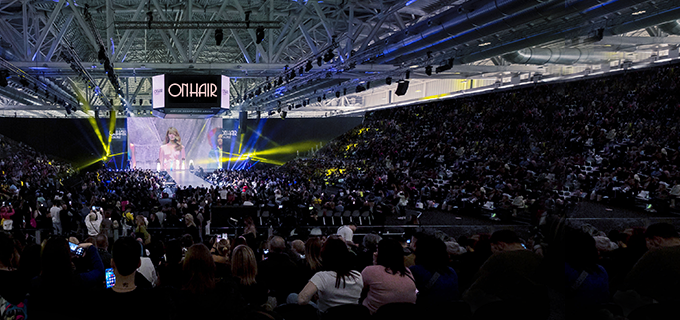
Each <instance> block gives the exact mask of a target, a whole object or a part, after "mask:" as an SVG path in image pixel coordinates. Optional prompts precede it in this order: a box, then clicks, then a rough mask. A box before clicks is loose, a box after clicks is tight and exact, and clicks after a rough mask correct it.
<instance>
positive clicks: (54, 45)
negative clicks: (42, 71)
mask: <svg viewBox="0 0 680 320" xmlns="http://www.w3.org/2000/svg"><path fill="white" fill-rule="evenodd" d="M72 21H73V14H69V15H68V17H67V18H66V21H64V24H62V26H61V30H59V34H58V35H57V36H56V37H54V39H52V45H51V46H50V51H49V52H48V53H47V55H46V56H45V61H50V60H52V56H54V51H55V50H57V45H59V44H60V43H61V39H64V35H65V34H66V31H67V30H68V28H69V27H70V26H71V22H72Z"/></svg>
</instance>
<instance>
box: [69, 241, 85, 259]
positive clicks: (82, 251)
mask: <svg viewBox="0 0 680 320" xmlns="http://www.w3.org/2000/svg"><path fill="white" fill-rule="evenodd" d="M68 246H69V248H70V249H71V252H73V253H75V255H76V256H78V257H82V256H83V254H85V249H84V248H82V247H80V246H78V245H77V244H75V243H73V242H69V243H68Z"/></svg>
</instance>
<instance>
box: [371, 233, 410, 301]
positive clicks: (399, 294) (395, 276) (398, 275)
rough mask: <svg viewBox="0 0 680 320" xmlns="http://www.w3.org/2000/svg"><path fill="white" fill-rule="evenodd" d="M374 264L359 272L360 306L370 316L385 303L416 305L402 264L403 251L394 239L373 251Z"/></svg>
mask: <svg viewBox="0 0 680 320" xmlns="http://www.w3.org/2000/svg"><path fill="white" fill-rule="evenodd" d="M375 256H376V260H375V261H376V264H375V265H373V266H368V267H366V268H365V269H364V271H362V272H361V277H362V278H363V280H364V294H365V297H366V299H364V302H363V305H364V306H366V308H368V310H369V311H370V312H371V314H373V313H375V312H376V311H378V308H380V307H382V306H383V305H386V304H388V303H416V283H415V280H414V279H413V275H412V274H411V271H410V270H409V269H408V268H406V266H405V265H404V249H403V248H402V246H401V244H400V243H399V242H397V241H396V240H392V239H384V240H381V241H380V242H379V243H378V250H377V251H376V252H375Z"/></svg>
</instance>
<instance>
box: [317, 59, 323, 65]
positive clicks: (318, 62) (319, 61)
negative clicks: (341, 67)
mask: <svg viewBox="0 0 680 320" xmlns="http://www.w3.org/2000/svg"><path fill="white" fill-rule="evenodd" d="M322 59H323V58H321V57H317V58H316V64H317V65H318V66H319V67H320V66H321V64H322V63H321V60H322Z"/></svg>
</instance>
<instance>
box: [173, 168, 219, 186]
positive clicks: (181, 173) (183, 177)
mask: <svg viewBox="0 0 680 320" xmlns="http://www.w3.org/2000/svg"><path fill="white" fill-rule="evenodd" d="M168 174H169V175H170V176H171V177H172V179H173V180H175V183H176V184H177V186H178V187H188V186H192V187H206V188H207V187H210V183H208V182H207V181H205V180H203V179H201V178H199V177H198V176H196V175H195V174H193V173H192V172H191V171H189V170H177V171H168Z"/></svg>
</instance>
